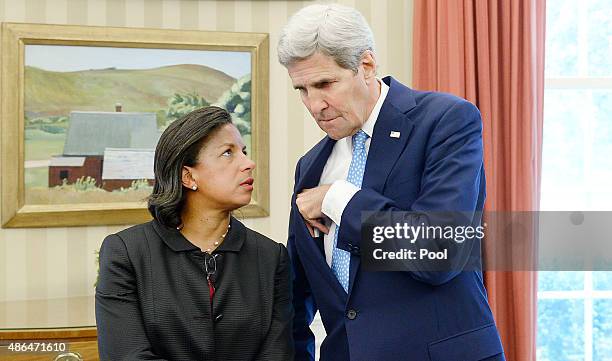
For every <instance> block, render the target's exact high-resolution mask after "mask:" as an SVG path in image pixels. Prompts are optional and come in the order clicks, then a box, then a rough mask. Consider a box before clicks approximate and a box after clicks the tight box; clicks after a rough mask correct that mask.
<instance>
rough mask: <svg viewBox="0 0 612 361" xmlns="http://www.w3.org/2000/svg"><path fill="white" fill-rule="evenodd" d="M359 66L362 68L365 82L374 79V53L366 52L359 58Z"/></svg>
mask: <svg viewBox="0 0 612 361" xmlns="http://www.w3.org/2000/svg"><path fill="white" fill-rule="evenodd" d="M361 66H362V67H363V76H364V77H365V79H366V82H369V81H370V80H372V79H375V78H376V58H375V56H374V53H373V52H372V51H370V50H366V51H365V52H364V53H363V55H362V56H361Z"/></svg>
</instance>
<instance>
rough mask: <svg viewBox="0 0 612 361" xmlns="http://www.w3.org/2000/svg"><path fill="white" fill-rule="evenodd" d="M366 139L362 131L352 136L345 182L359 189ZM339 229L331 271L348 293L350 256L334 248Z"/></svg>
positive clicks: (337, 228) (366, 136)
mask: <svg viewBox="0 0 612 361" xmlns="http://www.w3.org/2000/svg"><path fill="white" fill-rule="evenodd" d="M367 139H368V135H367V134H366V133H365V132H364V131H363V130H359V131H358V132H357V134H355V135H353V158H352V159H351V165H350V167H349V172H348V177H347V179H346V180H347V181H349V182H350V183H352V184H354V185H355V186H357V187H359V188H361V181H362V180H363V172H364V170H365V164H366V160H367V154H366V149H365V143H366V140H367ZM339 229H340V227H336V233H335V234H334V248H333V252H332V263H331V269H332V272H333V273H334V275H335V276H336V278H337V279H338V281H339V282H340V284H341V285H342V288H344V291H345V292H347V293H348V286H349V266H350V264H351V254H350V253H349V252H347V251H345V250H343V249H339V248H337V247H336V246H337V245H338V230H339Z"/></svg>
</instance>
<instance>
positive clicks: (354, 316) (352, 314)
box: [346, 309, 357, 320]
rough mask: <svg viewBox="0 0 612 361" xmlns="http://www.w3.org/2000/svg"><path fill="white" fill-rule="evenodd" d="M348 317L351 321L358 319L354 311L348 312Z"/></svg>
mask: <svg viewBox="0 0 612 361" xmlns="http://www.w3.org/2000/svg"><path fill="white" fill-rule="evenodd" d="M346 317H347V318H348V319H349V320H354V319H355V318H357V311H355V310H353V309H350V310H348V312H347V313H346Z"/></svg>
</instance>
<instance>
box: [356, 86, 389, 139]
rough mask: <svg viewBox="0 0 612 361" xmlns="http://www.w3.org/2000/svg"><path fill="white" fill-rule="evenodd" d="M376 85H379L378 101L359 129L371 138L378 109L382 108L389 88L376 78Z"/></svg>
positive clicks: (378, 112)
mask: <svg viewBox="0 0 612 361" xmlns="http://www.w3.org/2000/svg"><path fill="white" fill-rule="evenodd" d="M376 81H378V84H380V95H379V96H378V100H377V101H376V104H375V105H374V108H372V112H371V113H370V116H369V117H368V120H366V122H365V123H364V124H363V127H361V129H362V130H363V131H364V132H365V133H366V134H367V135H368V137H370V138H372V134H374V125H375V124H376V120H377V119H378V115H379V114H380V109H381V108H382V105H383V103H384V102H385V99H386V98H387V94H388V93H389V86H388V85H387V84H385V82H384V81H381V80H380V79H378V78H376Z"/></svg>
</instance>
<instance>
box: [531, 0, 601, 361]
mask: <svg viewBox="0 0 612 361" xmlns="http://www.w3.org/2000/svg"><path fill="white" fill-rule="evenodd" d="M588 4H589V1H588V0H586V1H584V2H583V3H582V4H581V5H579V6H578V29H577V32H578V39H577V47H578V76H575V77H549V78H546V79H545V82H544V91H545V92H546V90H552V89H566V90H599V89H604V90H612V77H591V76H588V33H587V29H588V13H587V10H588ZM609 41H610V43H611V44H612V38H610V39H609ZM546 56H548V54H546ZM588 97H589V100H591V97H592V93H591V92H588ZM588 104H592V101H589V103H588ZM544 106H546V104H545V105H544ZM593 116H594V111H593V109H592V108H591V107H585V108H583V109H581V119H580V122H581V124H584V126H585V130H586V131H585V132H584V137H585V142H584V144H585V149H584V151H585V164H584V172H585V174H591V170H592V168H593V166H594V165H593V164H592V163H591V159H592V157H591V154H593V149H592V142H591V139H592V135H593V134H592V132H593ZM589 178H590V177H586V182H587V184H586V186H587V187H588V182H589ZM591 189H592V188H591ZM551 191H552V193H554V192H555V191H554V190H551ZM583 275H584V287H583V289H582V290H573V291H538V292H537V297H538V300H572V299H573V300H576V299H578V300H583V305H584V361H593V303H594V301H595V300H598V299H612V291H599V290H594V289H593V272H591V271H584V272H583Z"/></svg>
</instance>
